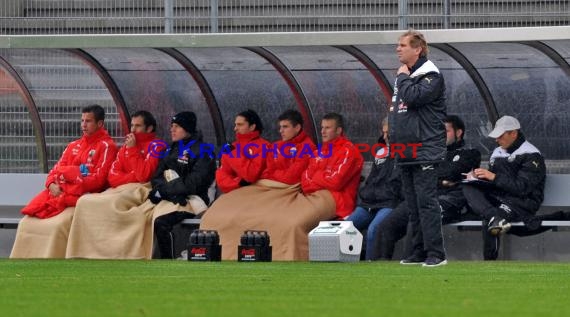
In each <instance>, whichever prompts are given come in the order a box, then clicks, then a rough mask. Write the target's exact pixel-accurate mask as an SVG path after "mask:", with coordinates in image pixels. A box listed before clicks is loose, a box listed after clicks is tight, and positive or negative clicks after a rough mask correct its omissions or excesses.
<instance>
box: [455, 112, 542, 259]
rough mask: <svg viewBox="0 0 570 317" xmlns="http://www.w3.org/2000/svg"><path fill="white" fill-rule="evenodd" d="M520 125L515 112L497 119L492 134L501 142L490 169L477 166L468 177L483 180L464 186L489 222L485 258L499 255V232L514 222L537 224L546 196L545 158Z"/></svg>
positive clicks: (505, 229) (494, 152)
mask: <svg viewBox="0 0 570 317" xmlns="http://www.w3.org/2000/svg"><path fill="white" fill-rule="evenodd" d="M520 129H521V125H520V123H519V121H518V120H517V119H516V118H513V117H511V116H503V117H501V118H500V119H499V120H497V122H496V124H495V128H494V129H493V131H491V133H489V137H491V138H494V139H495V141H496V142H497V144H498V145H499V146H498V147H497V148H496V149H495V150H494V151H493V153H492V154H491V158H490V159H489V169H484V168H477V169H474V170H473V171H471V172H470V173H469V175H467V179H476V180H480V181H483V182H468V183H466V184H465V185H464V187H463V193H464V195H465V198H466V199H467V203H468V204H469V206H470V207H471V208H472V209H473V211H474V212H475V213H477V214H479V215H480V216H481V217H482V218H483V219H484V221H485V222H484V223H486V224H487V226H486V228H483V230H484V232H483V238H484V241H486V243H485V244H484V245H485V247H484V252H483V253H484V258H485V260H495V259H496V258H497V256H498V250H499V236H500V235H501V234H504V233H506V232H507V231H508V230H509V229H510V227H511V224H510V223H511V222H514V221H523V222H524V223H525V224H526V225H527V226H528V225H529V224H533V225H535V224H536V221H533V220H534V219H535V216H534V215H535V213H536V211H537V210H538V208H539V207H540V204H541V203H542V200H543V198H544V182H545V179H546V167H545V164H544V158H543V156H542V154H540V151H539V150H538V149H537V148H536V147H535V146H534V145H532V144H531V143H530V142H528V141H526V139H525V137H524V135H523V133H522V132H521V130H520ZM489 241H491V242H492V243H489Z"/></svg>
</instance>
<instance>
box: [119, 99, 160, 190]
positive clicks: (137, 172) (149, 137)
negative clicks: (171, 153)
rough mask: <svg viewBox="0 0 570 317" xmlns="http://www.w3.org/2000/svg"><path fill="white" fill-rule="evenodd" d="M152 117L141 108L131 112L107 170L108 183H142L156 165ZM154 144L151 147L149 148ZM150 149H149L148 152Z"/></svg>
mask: <svg viewBox="0 0 570 317" xmlns="http://www.w3.org/2000/svg"><path fill="white" fill-rule="evenodd" d="M155 130H156V119H154V116H153V115H152V114H151V113H150V112H148V111H145V110H140V111H137V112H135V113H134V114H133V115H132V118H131V133H129V134H127V136H126V137H125V144H124V145H123V147H122V148H121V149H120V150H119V154H117V158H116V159H115V161H114V162H113V165H112V166H111V171H110V172H109V177H108V181H109V185H111V187H119V186H121V185H123V184H128V183H146V182H148V181H150V178H151V177H152V175H153V174H154V171H155V170H156V167H157V166H158V159H159V156H160V155H157V154H158V151H157V150H158V149H157V148H156V147H159V146H160V145H161V144H160V143H156V142H154V141H156V133H155ZM152 147H155V148H152ZM149 150H150V152H149Z"/></svg>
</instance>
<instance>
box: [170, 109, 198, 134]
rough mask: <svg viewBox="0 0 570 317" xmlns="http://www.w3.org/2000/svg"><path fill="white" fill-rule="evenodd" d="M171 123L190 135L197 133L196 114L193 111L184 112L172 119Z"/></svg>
mask: <svg viewBox="0 0 570 317" xmlns="http://www.w3.org/2000/svg"><path fill="white" fill-rule="evenodd" d="M171 123H176V124H178V125H179V126H181V127H182V128H183V129H184V130H186V132H188V133H195V132H196V114H194V112H191V111H183V112H180V113H178V114H176V115H175V116H174V117H172V121H171Z"/></svg>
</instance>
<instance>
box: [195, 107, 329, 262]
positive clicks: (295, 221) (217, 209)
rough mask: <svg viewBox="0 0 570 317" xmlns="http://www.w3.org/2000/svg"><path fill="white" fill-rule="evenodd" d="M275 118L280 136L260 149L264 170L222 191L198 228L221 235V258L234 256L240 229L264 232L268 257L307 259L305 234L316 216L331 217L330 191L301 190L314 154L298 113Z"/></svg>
mask: <svg viewBox="0 0 570 317" xmlns="http://www.w3.org/2000/svg"><path fill="white" fill-rule="evenodd" d="M278 122H279V132H280V134H281V140H280V141H277V142H275V143H273V144H272V145H271V148H265V150H263V151H262V156H264V158H265V161H266V164H267V168H266V169H265V170H264V171H263V173H262V176H261V179H260V180H259V181H257V182H255V183H254V184H252V185H250V186H245V187H242V188H239V189H237V190H234V191H232V192H230V193H228V194H225V195H222V196H221V197H220V198H219V199H218V200H216V202H214V204H213V205H212V207H210V209H208V211H207V212H206V214H205V216H204V217H203V219H202V223H201V225H200V227H201V228H202V229H214V230H217V231H218V233H219V234H220V240H221V242H222V253H223V258H224V259H235V258H236V257H237V246H238V245H239V243H240V236H241V235H242V233H243V232H244V231H245V230H265V231H267V233H268V234H269V237H270V238H271V244H272V248H273V260H276V261H292V260H306V259H307V258H308V241H307V234H308V233H309V231H310V230H311V229H313V228H314V227H315V226H316V225H317V224H318V222H319V221H320V220H327V219H331V218H333V217H334V201H333V199H332V197H331V196H330V194H329V193H322V192H320V193H315V194H312V195H307V196H304V195H303V194H302V192H301V187H300V182H301V175H302V173H303V172H304V171H305V169H306V168H307V166H308V165H309V161H310V159H311V158H312V157H314V155H315V152H314V151H315V145H314V143H313V141H311V139H310V138H309V137H308V136H307V134H306V133H305V132H304V131H303V117H302V116H301V114H300V113H299V112H298V111H296V110H287V111H285V112H283V113H282V114H281V115H280V116H279V118H278Z"/></svg>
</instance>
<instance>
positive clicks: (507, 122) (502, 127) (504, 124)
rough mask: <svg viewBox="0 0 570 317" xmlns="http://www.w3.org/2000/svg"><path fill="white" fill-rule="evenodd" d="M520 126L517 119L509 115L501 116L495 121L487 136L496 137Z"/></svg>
mask: <svg viewBox="0 0 570 317" xmlns="http://www.w3.org/2000/svg"><path fill="white" fill-rule="evenodd" d="M520 128H521V124H520V123H519V120H517V119H516V118H514V117H511V116H502V117H501V118H500V119H499V120H497V123H495V128H494V129H493V131H491V133H489V137H490V138H494V139H496V138H498V137H500V136H501V135H503V133H505V132H507V131H513V130H518V129H520Z"/></svg>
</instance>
